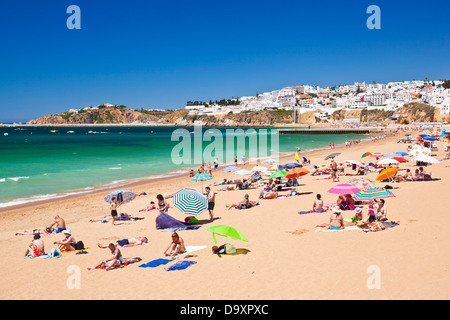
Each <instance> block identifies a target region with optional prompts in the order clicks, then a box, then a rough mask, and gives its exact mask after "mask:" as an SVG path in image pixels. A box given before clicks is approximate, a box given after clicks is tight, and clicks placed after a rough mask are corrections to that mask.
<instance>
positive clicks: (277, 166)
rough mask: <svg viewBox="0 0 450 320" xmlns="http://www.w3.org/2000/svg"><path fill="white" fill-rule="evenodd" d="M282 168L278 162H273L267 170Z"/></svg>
mask: <svg viewBox="0 0 450 320" xmlns="http://www.w3.org/2000/svg"><path fill="white" fill-rule="evenodd" d="M280 169H283V166H281V165H279V164H274V165H273V166H271V167H270V168H269V170H280Z"/></svg>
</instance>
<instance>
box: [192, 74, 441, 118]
mask: <svg viewBox="0 0 450 320" xmlns="http://www.w3.org/2000/svg"><path fill="white" fill-rule="evenodd" d="M444 83H445V81H443V80H430V81H429V80H425V81H420V80H412V81H403V82H389V83H387V84H382V83H376V82H375V81H373V83H365V82H362V83H358V82H355V83H354V84H353V85H339V86H334V87H324V88H321V87H319V86H310V85H302V86H292V87H285V88H282V89H280V90H274V91H271V92H264V93H260V94H256V95H255V96H243V97H240V98H233V99H229V100H227V101H228V102H231V103H224V101H225V100H221V101H220V102H217V101H216V102H211V101H210V102H209V103H203V102H198V101H194V102H192V101H189V102H188V103H187V105H186V107H185V109H187V110H189V114H190V115H220V114H228V113H241V112H255V111H262V110H289V111H292V114H293V117H292V118H293V119H297V118H298V116H299V115H301V114H303V113H305V112H310V111H315V116H316V117H317V118H319V119H327V118H328V117H329V116H330V115H331V114H333V113H334V112H335V111H338V110H342V109H345V110H352V109H353V110H356V109H360V110H374V109H380V110H384V111H394V112H395V111H398V110H399V109H401V108H402V107H403V105H405V104H407V103H411V102H421V103H425V104H428V105H430V106H433V107H436V108H439V109H440V112H441V114H450V89H449V88H448V86H447V85H444ZM355 121H358V120H357V119H355Z"/></svg>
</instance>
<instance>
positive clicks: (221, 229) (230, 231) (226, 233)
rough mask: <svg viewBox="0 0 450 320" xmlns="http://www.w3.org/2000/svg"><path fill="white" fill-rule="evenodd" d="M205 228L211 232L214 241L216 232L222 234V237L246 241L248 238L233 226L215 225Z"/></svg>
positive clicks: (215, 241)
mask: <svg viewBox="0 0 450 320" xmlns="http://www.w3.org/2000/svg"><path fill="white" fill-rule="evenodd" d="M206 230H208V231H211V232H212V234H213V239H214V243H217V239H216V234H218V235H220V236H223V237H227V238H232V239H236V240H241V241H246V242H248V239H247V238H246V237H245V236H244V235H243V234H242V232H240V231H239V230H237V229H235V228H233V227H230V226H225V225H217V226H213V227H209V228H208V229H206Z"/></svg>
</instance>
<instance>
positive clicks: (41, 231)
mask: <svg viewBox="0 0 450 320" xmlns="http://www.w3.org/2000/svg"><path fill="white" fill-rule="evenodd" d="M54 232H55V229H54V228H50V227H47V228H45V229H33V230H31V231H28V230H25V231H22V232H16V236H28V235H33V234H36V233H38V234H40V235H48V234H52V233H54Z"/></svg>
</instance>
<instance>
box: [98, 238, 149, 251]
mask: <svg viewBox="0 0 450 320" xmlns="http://www.w3.org/2000/svg"><path fill="white" fill-rule="evenodd" d="M144 243H148V239H147V237H140V236H138V237H135V238H128V239H122V240H117V241H116V244H115V246H116V247H117V246H120V247H123V246H128V245H129V246H138V245H141V244H144ZM97 245H98V247H99V248H102V249H103V248H108V246H109V244H100V243H97Z"/></svg>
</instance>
